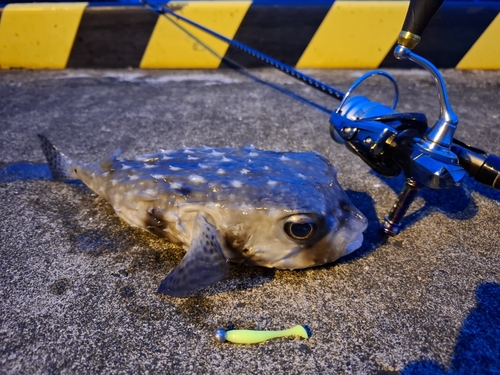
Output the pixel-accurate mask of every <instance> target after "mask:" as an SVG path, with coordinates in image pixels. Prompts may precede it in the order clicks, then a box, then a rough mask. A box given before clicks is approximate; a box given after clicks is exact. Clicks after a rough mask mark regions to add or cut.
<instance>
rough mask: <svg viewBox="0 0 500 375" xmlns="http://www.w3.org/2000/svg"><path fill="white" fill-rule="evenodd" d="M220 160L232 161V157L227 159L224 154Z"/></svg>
mask: <svg viewBox="0 0 500 375" xmlns="http://www.w3.org/2000/svg"><path fill="white" fill-rule="evenodd" d="M221 161H224V162H226V161H233V159H228V158H226V157H225V156H223V157H222V159H221Z"/></svg>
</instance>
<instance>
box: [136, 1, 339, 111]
mask: <svg viewBox="0 0 500 375" xmlns="http://www.w3.org/2000/svg"><path fill="white" fill-rule="evenodd" d="M140 1H141V3H142V4H143V5H144V7H145V8H146V9H148V10H151V11H153V12H155V13H157V14H159V15H161V16H164V17H165V18H166V19H167V20H168V21H169V22H171V23H172V24H173V25H174V26H175V27H177V28H178V29H179V30H181V31H182V32H183V33H185V34H186V35H187V36H189V37H190V38H191V39H193V40H194V41H196V42H197V43H199V44H200V45H201V46H202V47H203V48H205V49H206V50H207V51H208V52H209V53H210V54H211V55H213V56H214V57H216V58H217V59H219V60H221V62H222V64H224V65H225V66H227V67H228V68H230V69H232V70H234V71H235V72H237V73H239V74H241V75H243V76H245V77H247V78H250V79H251V80H253V81H255V82H258V83H260V84H262V85H265V86H268V87H271V88H273V89H274V90H277V91H279V92H281V93H283V94H285V95H288V96H289V97H291V98H293V99H295V100H297V101H299V102H302V103H304V104H307V105H309V106H311V107H312V108H315V109H317V110H319V111H321V112H323V113H326V114H328V115H330V114H331V113H332V112H333V110H331V109H328V108H326V107H323V106H322V105H320V104H317V103H315V102H313V101H312V100H309V99H307V98H305V97H303V96H301V95H299V94H296V93H294V92H293V91H290V90H288V89H286V88H284V87H282V86H280V85H278V84H275V83H272V82H268V81H266V80H264V79H262V78H259V77H257V76H256V75H254V74H253V73H251V72H250V71H249V70H248V69H246V68H245V67H243V66H242V65H240V64H239V63H237V62H236V61H234V60H231V59H229V58H226V57H224V56H221V55H220V54H218V53H217V52H216V51H215V50H213V49H212V48H211V47H209V46H208V45H207V44H206V43H205V42H203V41H201V40H200V39H199V38H198V37H196V36H195V35H193V33H191V32H190V31H189V30H187V29H186V28H185V27H183V26H182V25H180V24H179V22H177V21H176V20H175V19H173V18H172V17H176V18H178V19H180V20H182V21H185V22H187V23H188V24H190V25H192V26H194V27H197V28H200V29H201V30H203V31H205V32H207V33H208V34H210V35H212V36H214V37H216V38H219V39H222V40H223V41H225V42H226V43H228V44H229V45H232V46H234V47H236V48H238V49H240V50H242V51H244V52H246V53H249V54H251V55H252V56H254V57H255V58H257V59H259V60H261V61H264V62H266V63H268V64H269V65H271V66H273V67H275V68H278V69H279V70H281V71H282V72H285V73H287V74H289V75H292V76H293V77H294V78H298V79H300V80H302V81H303V82H306V83H307V84H309V85H312V87H315V88H317V89H320V90H321V91H322V92H326V93H329V92H330V95H331V96H334V97H335V98H337V99H338V98H339V97H338V96H337V95H342V96H343V94H342V93H340V92H339V91H337V90H335V89H333V88H331V87H329V86H327V85H325V84H323V83H321V82H319V81H316V80H314V79H312V78H310V77H308V76H306V75H304V74H302V73H300V72H297V71H295V70H294V69H292V68H290V67H288V66H286V65H284V64H281V63H280V62H278V61H275V60H274V59H271V58H269V57H267V56H265V55H262V56H264V57H265V58H266V60H264V59H263V57H261V56H260V55H261V54H260V53H259V52H258V51H255V50H253V49H251V48H250V47H247V46H245V45H243V44H241V43H239V42H236V41H234V40H232V39H229V38H226V37H225V36H223V35H220V34H218V33H215V32H214V31H212V30H210V29H207V28H205V27H204V26H202V25H199V24H196V23H195V22H193V21H191V20H189V19H187V18H185V17H182V16H179V15H178V14H177V13H175V12H173V11H171V10H170V9H168V8H164V7H155V6H154V5H153V4H151V3H149V2H148V1H146V0H140ZM235 43H236V44H235ZM249 51H253V52H252V53H250V52H249ZM271 62H272V63H271ZM278 65H279V66H278ZM299 75H300V76H301V77H302V78H300V77H299ZM316 83H317V84H316Z"/></svg>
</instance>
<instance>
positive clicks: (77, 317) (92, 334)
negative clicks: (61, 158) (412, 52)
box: [0, 70, 500, 375]
mask: <svg viewBox="0 0 500 375" xmlns="http://www.w3.org/2000/svg"><path fill="white" fill-rule="evenodd" d="M310 73H311V74H312V75H313V76H315V77H317V78H319V79H321V80H323V81H325V82H327V83H329V84H331V85H333V86H334V87H336V88H338V89H340V90H342V91H344V92H345V91H346V90H347V88H348V87H349V85H350V84H351V83H352V82H353V81H354V80H355V79H356V78H357V77H359V76H360V75H361V74H362V73H363V72H360V71H312V72H310ZM392 73H393V74H394V76H395V77H396V79H397V80H398V82H399V84H400V89H401V101H400V102H401V104H400V107H399V109H400V110H401V111H420V112H424V113H426V114H427V115H428V118H429V119H430V121H431V122H433V121H434V119H435V118H436V117H437V115H438V111H439V108H438V106H437V101H436V97H435V88H434V86H433V83H432V81H431V79H430V78H429V77H428V76H427V75H426V74H425V73H424V72H422V71H419V70H416V71H397V70H396V71H392ZM256 74H258V75H259V77H262V78H264V79H267V80H270V81H272V82H276V83H280V84H283V85H284V86H285V87H286V88H288V89H292V90H294V91H295V92H298V93H301V94H304V95H307V96H308V97H309V98H310V99H311V100H313V101H315V102H317V103H320V104H322V105H324V106H326V107H328V108H335V106H336V105H337V104H338V103H337V102H336V101H335V100H333V99H330V98H328V97H326V96H325V95H322V94H320V93H316V92H314V90H312V89H311V88H308V87H306V86H304V85H302V84H300V83H298V82H295V81H293V80H290V79H289V78H286V77H284V76H283V75H281V74H280V73H278V72H275V71H272V70H259V71H256ZM444 77H445V79H446V80H447V83H448V88H449V90H450V101H451V104H452V105H453V108H454V109H455V111H456V112H457V114H458V115H459V116H460V125H459V129H458V131H457V134H456V136H457V137H458V138H460V139H462V140H464V141H466V142H468V143H471V144H473V145H475V146H477V147H480V148H483V149H485V150H487V151H488V152H491V153H494V154H497V155H500V106H499V102H500V94H499V93H500V72H460V71H445V72H444ZM361 91H362V92H364V93H365V94H367V95H368V96H369V97H370V98H374V99H377V100H385V102H387V103H390V101H391V100H392V91H391V86H390V84H389V83H386V82H384V81H383V80H377V79H374V80H373V81H369V82H367V83H366V85H364V86H363V88H362V89H361ZM0 98H1V103H0V207H1V213H2V221H1V225H0V285H1V286H0V322H1V325H0V374H56V373H61V374H97V373H102V374H104V373H105V374H128V373H135V374H145V373H149V374H160V373H161V374H170V373H181V374H182V373H221V374H229V373H241V374H378V375H382V374H399V373H401V374H499V373H500V359H499V358H500V314H499V311H500V249H499V245H498V244H499V239H500V193H499V192H498V191H495V190H492V189H490V188H488V187H485V186H482V185H480V184H478V183H476V182H475V181H474V180H472V179H470V178H467V179H466V181H465V182H464V183H463V184H462V185H461V187H459V188H455V189H452V190H442V191H435V190H425V191H423V192H421V194H420V195H419V198H418V199H417V200H416V202H415V203H414V204H413V205H412V207H411V208H410V212H409V215H408V217H407V218H406V219H405V220H404V222H403V225H404V228H403V232H402V233H401V234H400V235H399V236H397V237H394V238H385V237H384V236H382V235H381V234H380V232H379V230H378V221H379V220H381V219H382V218H383V217H384V216H385V215H386V214H387V213H388V211H389V209H390V207H391V205H392V204H393V203H394V201H395V199H396V196H397V194H398V193H399V191H400V190H401V188H402V186H403V178H402V177H401V176H400V177H396V178H394V179H388V178H382V177H380V176H378V175H376V174H375V173H373V172H371V171H370V169H369V167H367V166H366V165H365V164H364V163H363V162H362V161H361V160H360V159H358V158H357V157H356V156H354V155H353V154H351V153H350V152H349V151H347V150H346V149H345V148H344V147H343V146H341V145H338V144H336V143H334V142H333V141H332V140H331V139H330V137H329V132H328V116H327V115H325V114H323V113H321V112H319V111H317V110H315V109H312V108H310V107H308V106H306V105H305V104H303V103H299V102H297V101H295V100H293V99H291V98H290V97H288V96H286V95H283V94H281V93H278V92H276V91H274V90H272V89H271V88H269V87H266V86H263V85H260V84H258V83H256V82H253V81H251V80H249V79H247V78H245V77H242V76H240V75H238V74H237V73H235V72H231V71H220V70H219V71H171V72H168V71H125V70H124V71H87V70H75V71H71V70H68V71H36V72H32V71H2V72H0ZM37 133H43V134H45V135H47V136H48V137H49V138H50V139H51V140H52V142H54V144H56V145H57V146H58V147H59V148H60V149H61V150H63V151H64V152H65V153H67V154H69V155H70V156H72V157H73V158H74V159H76V160H82V161H99V160H102V159H104V158H106V157H107V156H109V155H110V154H111V153H112V152H113V151H114V150H115V149H117V148H118V147H123V146H124V145H125V146H127V151H126V153H125V156H133V155H136V154H144V153H150V152H153V151H156V150H158V149H160V148H163V149H168V148H178V147H182V146H184V145H185V146H202V145H207V146H214V147H215V146H217V147H223V146H231V147H244V146H247V145H248V144H254V145H255V146H256V147H257V148H261V149H276V148H280V149H281V150H294V151H308V150H316V151H318V152H320V153H321V154H323V155H324V156H326V157H327V158H328V159H329V160H331V161H332V163H333V164H334V165H336V166H337V167H338V168H339V181H340V183H341V185H342V186H343V187H344V189H346V190H347V192H348V195H349V196H350V198H351V200H352V201H353V202H354V203H355V204H356V205H357V206H358V208H360V209H361V211H363V212H364V213H365V215H366V216H367V217H368V219H369V220H370V225H369V227H368V229H367V231H366V235H365V242H364V245H363V246H362V248H361V249H360V250H358V251H357V252H356V253H355V254H353V255H351V256H349V257H347V258H345V259H343V260H341V261H338V262H336V263H334V264H331V265H328V266H323V267H318V268H314V269H307V270H302V271H276V270H270V269H265V268H259V267H243V266H234V267H233V268H232V270H231V271H230V275H229V277H228V278H227V279H225V280H223V281H222V282H220V283H218V284H217V285H215V286H214V287H210V288H206V289H203V290H202V291H200V292H198V293H197V294H195V295H194V296H193V297H191V298H184V299H183V298H168V297H161V296H158V295H157V294H156V289H157V285H158V283H159V282H160V281H161V280H162V279H163V278H164V276H165V274H166V273H168V272H169V271H170V270H171V269H172V268H173V267H175V265H176V264H178V263H179V262H180V260H181V259H182V256H183V253H184V251H183V250H182V249H180V248H177V247H175V246H172V245H169V244H168V243H166V242H165V241H164V240H162V239H158V238H156V237H154V236H153V235H151V234H148V233H146V232H143V231H141V230H139V229H135V228H131V227H129V226H128V225H126V224H125V223H124V222H123V221H121V220H120V219H119V218H118V217H116V215H115V214H114V212H113V210H112V208H111V207H110V206H109V205H108V204H107V203H106V202H105V201H104V200H103V199H101V198H99V197H97V196H95V195H94V194H92V193H91V192H90V191H89V190H88V189H87V188H86V187H85V186H83V185H81V184H69V183H61V182H54V181H51V179H50V175H49V173H48V169H47V167H46V165H45V161H44V157H43V154H42V152H41V150H40V148H39V145H38V140H37V138H36V134H37ZM255 317H265V318H267V319H268V320H269V325H268V329H283V328H287V327H290V326H293V325H295V324H307V325H308V326H310V327H311V328H312V330H313V336H312V337H311V339H309V340H303V339H292V338H283V339H276V340H273V341H268V342H265V343H262V344H258V345H252V346H245V345H234V344H229V343H224V344H218V343H216V342H215V340H214V335H213V332H214V330H215V329H217V328H219V327H223V326H226V325H227V324H228V322H229V321H232V322H233V323H234V324H235V325H236V327H237V328H241V329H253V328H255V327H256V324H257V320H256V318H255Z"/></svg>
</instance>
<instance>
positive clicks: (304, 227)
mask: <svg viewBox="0 0 500 375" xmlns="http://www.w3.org/2000/svg"><path fill="white" fill-rule="evenodd" d="M284 229H285V233H286V234H287V235H288V237H290V238H292V239H294V240H307V239H308V238H311V237H312V236H313V234H314V233H315V232H316V223H315V222H314V221H313V219H311V218H310V217H309V216H306V215H296V216H292V217H290V218H288V220H287V221H286V222H285V228H284Z"/></svg>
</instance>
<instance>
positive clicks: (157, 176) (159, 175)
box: [151, 174, 168, 180]
mask: <svg viewBox="0 0 500 375" xmlns="http://www.w3.org/2000/svg"><path fill="white" fill-rule="evenodd" d="M151 177H153V178H154V179H155V180H163V179H164V178H167V177H168V176H167V175H164V174H152V175H151Z"/></svg>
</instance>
